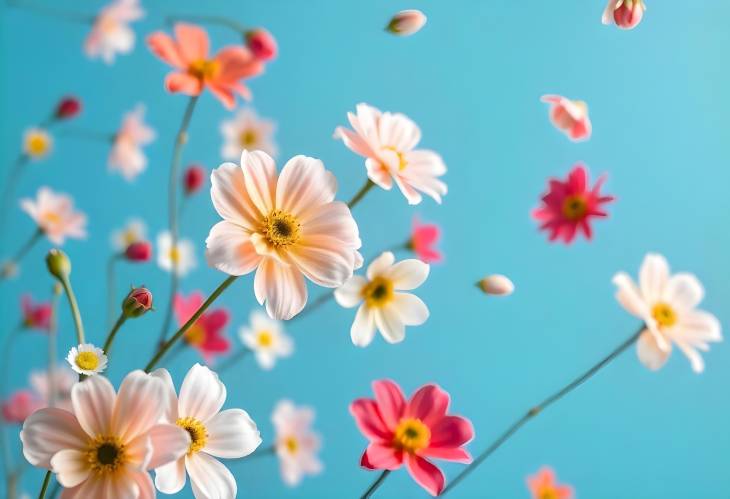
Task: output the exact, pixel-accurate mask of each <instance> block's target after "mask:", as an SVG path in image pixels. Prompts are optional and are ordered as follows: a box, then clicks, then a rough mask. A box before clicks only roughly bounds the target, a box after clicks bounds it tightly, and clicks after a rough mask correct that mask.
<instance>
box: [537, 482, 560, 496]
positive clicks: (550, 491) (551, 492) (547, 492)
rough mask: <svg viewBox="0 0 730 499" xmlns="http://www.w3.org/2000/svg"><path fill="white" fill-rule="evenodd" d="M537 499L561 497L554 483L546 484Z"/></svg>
mask: <svg viewBox="0 0 730 499" xmlns="http://www.w3.org/2000/svg"><path fill="white" fill-rule="evenodd" d="M537 499H560V496H559V495H558V491H557V490H556V489H555V487H553V486H552V485H545V486H543V487H541V488H540V490H538V492H537Z"/></svg>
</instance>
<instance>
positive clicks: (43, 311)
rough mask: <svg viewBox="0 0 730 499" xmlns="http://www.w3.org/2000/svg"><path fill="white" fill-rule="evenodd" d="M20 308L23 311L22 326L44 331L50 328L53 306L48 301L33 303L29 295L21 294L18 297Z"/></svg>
mask: <svg viewBox="0 0 730 499" xmlns="http://www.w3.org/2000/svg"><path fill="white" fill-rule="evenodd" d="M20 308H21V310H22V311H23V327H27V328H31V329H41V330H43V331H46V332H47V331H48V330H49V329H50V328H51V316H52V315H53V307H52V306H51V304H50V302H40V303H34V302H33V298H32V297H31V296H30V295H23V297H22V298H21V299H20Z"/></svg>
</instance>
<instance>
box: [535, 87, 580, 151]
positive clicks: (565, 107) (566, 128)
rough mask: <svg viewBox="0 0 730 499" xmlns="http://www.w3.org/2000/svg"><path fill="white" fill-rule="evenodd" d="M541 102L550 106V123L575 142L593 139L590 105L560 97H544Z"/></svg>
mask: <svg viewBox="0 0 730 499" xmlns="http://www.w3.org/2000/svg"><path fill="white" fill-rule="evenodd" d="M540 100H541V101H543V102H546V103H548V104H550V121H552V123H553V125H555V128H557V129H558V130H560V131H562V132H563V133H564V134H565V135H567V136H568V138H570V140H572V141H574V142H579V141H581V140H588V139H589V138H590V137H591V120H590V118H589V117H588V105H587V104H586V103H585V102H583V101H577V100H576V101H574V100H570V99H568V98H567V97H563V96H560V95H543V96H542V97H541V98H540Z"/></svg>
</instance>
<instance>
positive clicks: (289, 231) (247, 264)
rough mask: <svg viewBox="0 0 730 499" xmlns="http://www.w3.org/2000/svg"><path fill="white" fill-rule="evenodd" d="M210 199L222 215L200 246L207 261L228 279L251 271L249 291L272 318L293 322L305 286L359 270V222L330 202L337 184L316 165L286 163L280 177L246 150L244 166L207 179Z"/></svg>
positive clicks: (332, 283)
mask: <svg viewBox="0 0 730 499" xmlns="http://www.w3.org/2000/svg"><path fill="white" fill-rule="evenodd" d="M211 184H212V186H211V198H212V199H213V206H214V207H215V209H216V211H218V214H219V215H220V216H221V217H223V221H222V222H218V223H217V224H216V225H214V226H213V228H212V229H211V230H210V234H209V235H208V238H207V239H206V241H205V243H206V245H207V247H208V250H207V253H206V256H207V259H208V263H209V264H210V265H211V266H213V267H215V268H217V269H218V270H221V271H223V272H225V273H227V274H230V275H243V274H248V273H249V272H252V271H253V270H256V277H255V279H254V292H255V294H256V299H257V300H258V302H259V303H260V304H262V305H263V304H264V302H265V303H266V311H267V313H268V314H269V316H270V317H273V318H276V319H284V320H286V319H291V318H292V317H293V316H295V315H296V314H298V313H299V312H300V311H301V310H302V308H304V305H305V303H306V302H307V288H306V285H305V282H304V277H305V276H306V277H307V278H308V279H309V280H311V281H312V282H314V283H315V284H318V285H320V286H325V287H328V288H334V287H337V286H340V285H342V283H343V282H345V281H346V280H347V279H348V278H350V276H352V273H353V271H354V269H355V268H357V267H359V266H360V265H361V264H362V257H361V256H360V253H358V251H357V250H358V248H360V245H361V243H360V237H359V233H358V228H357V224H356V223H355V220H354V219H353V218H352V214H351V213H350V209H349V208H348V207H347V205H346V204H345V203H342V202H339V201H335V200H334V198H335V191H336V190H337V181H336V180H335V177H334V175H332V173H330V172H328V171H327V170H325V168H324V165H323V164H322V162H321V161H319V160H318V159H314V158H308V157H306V156H295V157H294V158H292V159H290V160H289V161H288V162H287V163H286V165H284V168H283V169H282V170H281V174H278V173H277V171H276V165H275V164H274V160H273V159H271V157H270V156H269V155H268V154H266V153H264V152H262V151H254V152H249V151H244V152H243V154H242V156H241V166H238V165H235V164H233V163H224V164H223V165H221V166H220V167H219V168H217V169H215V170H214V171H213V174H212V175H211Z"/></svg>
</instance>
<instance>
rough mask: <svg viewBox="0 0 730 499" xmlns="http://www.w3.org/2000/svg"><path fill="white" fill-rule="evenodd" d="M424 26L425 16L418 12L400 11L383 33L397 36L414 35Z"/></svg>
mask: <svg viewBox="0 0 730 499" xmlns="http://www.w3.org/2000/svg"><path fill="white" fill-rule="evenodd" d="M424 24H426V16H425V14H424V13H423V12H421V11H420V10H415V9H413V10H402V11H400V12H398V13H397V14H396V15H394V16H393V18H392V19H391V20H390V22H389V23H388V25H387V26H386V27H385V31H388V32H390V33H393V34H394V35H399V36H408V35H412V34H413V33H416V32H417V31H419V30H420V29H421V28H423V25H424Z"/></svg>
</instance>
